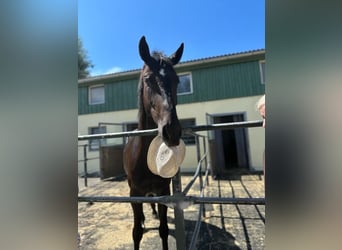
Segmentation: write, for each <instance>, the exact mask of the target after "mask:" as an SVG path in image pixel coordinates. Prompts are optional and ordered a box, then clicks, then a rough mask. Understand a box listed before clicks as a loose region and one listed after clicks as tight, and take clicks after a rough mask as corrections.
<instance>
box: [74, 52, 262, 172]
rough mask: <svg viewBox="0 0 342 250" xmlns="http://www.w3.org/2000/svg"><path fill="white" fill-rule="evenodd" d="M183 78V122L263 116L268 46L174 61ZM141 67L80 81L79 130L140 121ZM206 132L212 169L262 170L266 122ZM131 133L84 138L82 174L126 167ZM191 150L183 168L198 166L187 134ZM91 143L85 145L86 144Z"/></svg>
mask: <svg viewBox="0 0 342 250" xmlns="http://www.w3.org/2000/svg"><path fill="white" fill-rule="evenodd" d="M175 70H176V72H177V74H178V75H179V78H180V84H179V86H178V90H177V95H178V97H177V99H178V105H177V113H178V118H179V120H180V122H181V124H182V126H184V127H188V126H193V125H205V124H218V123H229V122H240V121H254V120H261V117H260V115H259V113H258V111H257V110H256V103H257V101H258V99H259V98H260V97H261V96H262V95H263V94H264V93H265V50H263V49H261V50H253V51H248V52H241V53H235V54H229V55H222V56H216V57H210V58H204V59H198V60H192V61H185V62H181V63H179V64H178V65H176V66H175ZM140 71H141V70H140V69H138V70H131V71H125V72H120V73H115V74H108V75H102V76H95V77H89V78H86V79H81V80H79V81H78V133H79V135H87V134H98V133H112V132H122V131H131V130H134V129H135V128H136V127H137V123H138V120H137V115H138V107H137V103H138V100H137V99H138V96H137V88H138V81H139V75H140ZM197 133H198V134H200V135H201V136H205V137H206V140H207V145H209V147H207V149H208V150H209V161H210V166H211V168H212V174H213V175H215V176H216V175H218V176H224V175H226V174H228V173H229V172H231V171H232V170H236V169H238V170H239V169H240V170H248V171H262V169H263V154H264V149H265V130H264V129H263V128H262V127H254V128H236V129H228V130H212V131H201V132H197ZM125 140H126V138H113V139H103V140H89V141H79V157H78V158H79V164H78V173H79V175H83V174H84V162H83V160H84V153H86V155H87V156H86V157H87V158H88V161H87V172H88V173H89V174H91V175H94V174H99V175H100V176H101V177H103V178H106V177H110V176H112V175H118V174H120V173H123V168H122V148H123V145H124V143H125ZM183 140H184V142H185V144H186V156H185V160H184V162H183V164H182V166H181V172H184V173H186V172H193V171H194V170H195V168H196V166H197V162H198V159H197V149H196V142H195V137H194V136H192V135H187V134H186V135H184V136H183ZM85 144H86V146H84V145H85Z"/></svg>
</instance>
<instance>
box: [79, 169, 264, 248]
mask: <svg viewBox="0 0 342 250" xmlns="http://www.w3.org/2000/svg"><path fill="white" fill-rule="evenodd" d="M190 179H191V176H182V177H181V182H182V186H183V188H184V186H185V185H186V184H187V183H188V182H189V180H190ZM188 195H189V196H199V181H198V180H197V181H196V182H195V183H194V186H193V187H192V188H191V190H190V191H189V193H188ZM79 196H129V188H128V184H127V181H126V180H125V178H117V179H116V180H115V179H114V180H111V181H108V180H107V181H104V180H100V179H99V178H88V187H85V186H84V179H83V178H79ZM205 196H206V197H235V198H263V197H264V178H263V176H262V175H258V174H253V175H250V174H249V175H248V174H247V175H243V174H240V175H235V176H232V177H231V178H229V179H226V180H214V179H212V178H211V177H209V184H208V186H207V187H206V190H205ZM198 209H199V205H191V206H189V207H187V208H186V209H184V225H185V241H186V248H187V249H188V247H189V244H190V241H191V238H192V234H193V230H194V228H195V224H196V221H197V218H198ZM205 209H206V213H205V217H202V223H201V227H200V233H199V238H198V242H197V244H196V249H200V250H207V249H217V250H220V249H234V250H239V249H240V250H243V249H248V250H249V249H253V250H259V249H264V242H265V206H264V205H235V204H206V205H205ZM144 212H145V216H146V220H145V226H146V228H145V229H146V230H145V233H144V235H143V239H142V241H141V245H140V249H142V250H143V249H161V240H160V238H159V233H158V226H159V221H158V220H156V219H154V218H153V216H152V213H151V209H150V207H149V204H144ZM174 224H175V223H174V210H173V209H172V208H169V209H168V225H169V229H170V235H169V239H168V244H169V249H170V250H173V249H177V247H176V244H177V243H176V238H175V235H176V232H175V225H174ZM132 226H133V213H132V211H131V207H130V204H129V203H108V202H107V203H99V202H95V203H93V204H88V203H86V202H79V204H78V231H79V234H80V237H81V242H80V246H79V249H119V250H126V249H133V240H132V237H131V230H132Z"/></svg>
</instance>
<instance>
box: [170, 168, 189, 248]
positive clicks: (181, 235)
mask: <svg viewBox="0 0 342 250" xmlns="http://www.w3.org/2000/svg"><path fill="white" fill-rule="evenodd" d="M172 191H173V195H177V194H182V192H181V191H182V182H181V176H180V171H178V173H177V174H176V175H175V176H174V177H173V178H172ZM174 215H175V227H176V230H175V237H176V246H177V250H185V249H186V242H185V226H184V213H183V209H181V208H180V207H179V206H178V204H177V205H176V206H175V207H174Z"/></svg>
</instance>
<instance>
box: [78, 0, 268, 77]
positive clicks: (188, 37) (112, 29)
mask: <svg viewBox="0 0 342 250" xmlns="http://www.w3.org/2000/svg"><path fill="white" fill-rule="evenodd" d="M142 36H145V37H146V41H147V43H148V45H149V47H150V50H151V51H152V50H159V51H163V52H164V53H165V54H166V55H168V56H169V55H171V54H172V53H173V52H175V51H176V50H177V48H178V47H179V46H180V44H181V43H184V53H183V56H182V59H181V62H185V61H190V60H196V59H202V58H207V57H214V56H220V55H226V54H232V53H240V52H246V51H250V50H256V49H264V48H265V1H264V0H172V1H163V0H145V1H143V0H97V1H91V0H80V1H78V37H79V38H80V39H81V40H82V42H83V47H84V49H85V50H86V52H87V56H88V59H90V61H91V62H92V64H93V65H94V67H93V68H91V69H90V74H91V76H95V75H104V74H110V73H117V72H122V71H128V70H135V69H140V68H141V67H142V65H143V62H142V60H141V59H140V56H139V53H138V42H139V40H140V38H141V37H142Z"/></svg>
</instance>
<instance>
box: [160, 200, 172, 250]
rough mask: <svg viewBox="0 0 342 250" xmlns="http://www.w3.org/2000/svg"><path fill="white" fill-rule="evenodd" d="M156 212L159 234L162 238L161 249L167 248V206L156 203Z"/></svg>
mask: <svg viewBox="0 0 342 250" xmlns="http://www.w3.org/2000/svg"><path fill="white" fill-rule="evenodd" d="M158 214H159V221H160V225H159V236H160V238H161V239H162V243H163V250H168V249H169V246H168V243H167V242H168V237H169V227H168V225H167V206H165V205H162V204H158Z"/></svg>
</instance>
